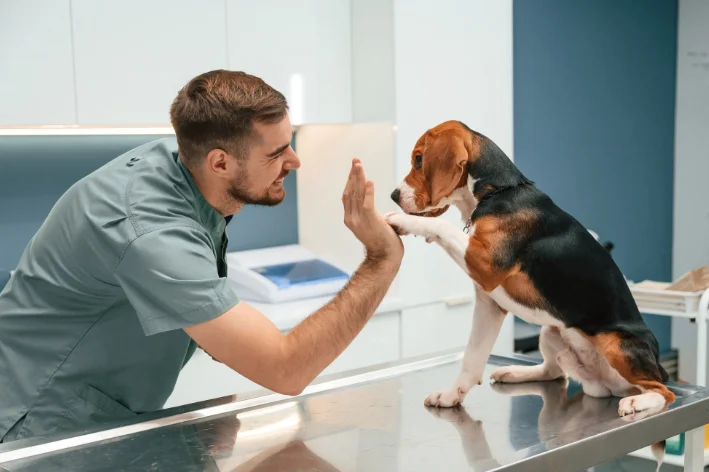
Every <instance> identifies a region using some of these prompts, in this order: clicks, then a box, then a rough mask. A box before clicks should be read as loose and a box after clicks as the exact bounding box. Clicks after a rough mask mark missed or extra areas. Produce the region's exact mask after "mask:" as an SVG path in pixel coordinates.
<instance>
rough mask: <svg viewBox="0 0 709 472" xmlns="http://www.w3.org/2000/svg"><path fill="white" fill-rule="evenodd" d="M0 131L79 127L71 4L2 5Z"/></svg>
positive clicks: (44, 0)
mask: <svg viewBox="0 0 709 472" xmlns="http://www.w3.org/2000/svg"><path fill="white" fill-rule="evenodd" d="M0 44H2V47H0V126H15V125H45V124H73V123H76V108H75V96H74V68H73V61H72V56H71V17H70V5H69V0H22V1H17V0H0Z"/></svg>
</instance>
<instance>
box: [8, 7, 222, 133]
mask: <svg viewBox="0 0 709 472" xmlns="http://www.w3.org/2000/svg"><path fill="white" fill-rule="evenodd" d="M18 3H19V2H18ZM22 3H24V2H22ZM45 3H51V2H45ZM224 10H225V6H224V2H223V0H151V1H149V2H146V1H143V0H123V1H115V0H111V1H109V0H72V14H73V31H74V56H75V61H76V89H77V95H78V96H77V103H78V121H79V123H80V124H82V125H144V124H168V123H169V122H170V118H169V110H170V104H171V103H172V100H173V99H174V98H175V95H177V92H178V91H179V90H180V88H181V87H182V86H183V85H184V84H185V83H187V81H189V80H190V79H191V78H192V77H194V76H195V75H197V74H200V73H202V72H206V71H208V70H212V69H218V68H225V67H226V64H227V60H226V57H227V56H226V25H225V21H224Z"/></svg>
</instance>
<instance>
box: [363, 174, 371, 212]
mask: <svg viewBox="0 0 709 472" xmlns="http://www.w3.org/2000/svg"><path fill="white" fill-rule="evenodd" d="M362 208H364V209H365V210H373V209H374V182H372V181H371V180H368V181H367V183H366V184H365V189H364V202H363V203H362Z"/></svg>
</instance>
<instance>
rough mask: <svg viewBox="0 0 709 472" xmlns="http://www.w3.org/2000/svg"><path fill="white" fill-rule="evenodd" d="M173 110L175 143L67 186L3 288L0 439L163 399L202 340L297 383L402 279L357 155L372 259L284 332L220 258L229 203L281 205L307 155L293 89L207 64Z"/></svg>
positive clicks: (390, 235) (142, 150)
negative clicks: (290, 95)
mask: <svg viewBox="0 0 709 472" xmlns="http://www.w3.org/2000/svg"><path fill="white" fill-rule="evenodd" d="M170 120H171V123H172V125H173V128H174V130H175V134H176V138H177V140H176V141H177V146H174V145H173V144H172V143H173V142H172V141H171V140H170V139H165V140H159V141H154V142H151V143H148V144H145V145H142V146H140V147H138V148H136V149H133V150H131V151H129V152H128V153H126V154H123V155H121V156H119V157H117V158H116V159H114V160H113V161H112V162H110V163H108V164H107V165H105V166H103V167H102V168H100V169H98V170H97V171H95V172H94V173H92V174H90V175H89V176H87V177H85V178H84V179H82V180H81V181H79V182H78V183H77V184H76V185H74V186H73V187H72V188H70V189H69V190H68V191H67V192H66V193H65V194H64V195H63V196H62V197H61V198H60V199H59V201H58V202H57V203H56V205H55V206H54V208H53V209H52V210H51V212H50V214H49V215H48V217H47V219H46V220H45V221H44V224H43V225H42V226H41V228H40V229H39V231H38V232H37V233H36V234H35V236H34V237H33V238H32V240H31V241H30V242H29V244H28V245H27V247H26V250H25V251H24V253H23V255H22V258H21V259H20V262H19V264H18V267H17V269H16V271H15V272H14V274H13V276H12V278H11V280H10V281H9V282H8V284H7V286H6V287H5V289H4V290H3V292H2V293H1V294H0V379H1V380H0V381H1V385H2V388H1V389H0V438H2V439H3V442H8V441H12V440H17V439H22V438H27V437H32V436H37V435H45V434H51V433H57V432H62V431H71V430H75V429H77V428H81V427H85V426H92V425H95V424H97V423H100V422H105V421H111V420H121V419H130V418H132V417H134V416H135V415H137V414H140V413H143V412H151V411H155V410H159V409H161V408H162V407H163V405H164V403H165V401H166V400H167V399H168V397H169V396H170V394H171V392H172V390H173V388H174V386H175V383H176V381H177V377H178V375H179V373H180V369H182V367H183V366H184V365H185V364H186V363H187V361H188V360H189V359H190V356H191V355H192V353H193V352H194V350H195V348H196V347H197V346H198V345H199V346H200V347H201V348H203V349H204V350H205V351H207V352H208V353H209V354H210V355H211V356H212V357H214V358H215V359H217V360H218V361H220V362H222V363H224V364H225V365H227V366H229V367H230V368H231V369H233V370H234V371H236V372H238V373H239V374H242V375H244V376H245V377H247V378H249V379H251V380H252V381H254V382H256V383H258V384H260V385H262V386H263V387H266V388H268V389H270V390H272V391H274V392H278V393H282V394H286V395H296V394H298V393H300V392H301V391H302V390H303V389H304V388H305V387H306V386H307V385H308V384H309V383H310V382H311V381H312V380H313V379H315V377H316V376H317V375H318V374H319V373H320V372H321V371H322V370H323V369H324V368H325V367H327V366H328V365H329V364H330V363H331V362H332V361H333V360H335V358H337V356H338V355H340V354H341V353H342V352H343V350H344V349H345V348H346V347H347V346H348V345H349V344H350V342H351V341H352V340H353V339H354V338H355V336H356V335H357V334H358V333H359V332H360V330H361V329H362V328H363V326H364V325H365V323H366V322H367V321H368V320H369V318H370V317H371V316H372V314H373V313H374V311H375V309H376V307H377V306H378V305H379V304H380V302H381V300H382V298H383V297H384V295H385V293H386V292H387V290H388V288H389V286H390V284H391V282H392V280H393V279H394V276H395V275H396V273H397V271H398V269H399V265H400V263H401V259H402V257H403V246H402V243H401V240H400V238H399V236H397V235H396V233H395V232H394V231H393V230H392V228H391V227H390V226H389V225H388V224H387V223H386V222H385V220H384V218H383V217H382V216H380V215H379V214H378V213H377V212H376V210H375V208H374V204H373V198H374V187H373V184H372V183H371V182H368V181H367V180H366V178H365V174H364V171H363V169H362V165H361V163H359V162H358V161H357V160H356V159H355V160H353V165H352V168H351V172H350V174H349V178H348V181H347V184H346V188H345V189H344V193H343V195H342V202H343V205H344V223H345V224H346V225H347V227H348V228H349V229H350V230H351V231H352V233H354V235H355V236H356V237H357V238H358V239H359V241H361V242H362V244H363V245H364V248H365V254H366V255H365V257H364V260H363V262H362V264H361V266H360V267H359V269H358V270H357V271H356V272H355V273H354V274H353V276H352V278H351V280H350V281H349V283H348V284H347V285H346V287H345V288H344V289H343V290H342V291H341V292H340V293H339V294H338V295H337V296H335V297H334V298H333V300H332V301H330V302H329V303H328V304H327V305H325V306H323V307H322V308H320V309H319V310H318V311H316V312H315V313H313V314H312V315H311V316H309V317H308V318H306V319H305V320H304V321H303V322H302V323H301V324H299V325H298V326H297V327H295V328H294V329H293V330H292V331H291V332H289V333H288V334H285V335H284V334H281V333H280V331H279V330H278V329H277V328H276V326H275V325H274V324H273V323H272V322H271V321H270V320H269V319H268V318H266V317H265V316H264V315H262V314H261V313H259V312H258V311H257V310H255V309H254V308H252V307H250V306H249V305H247V304H246V303H244V302H242V301H239V299H238V298H237V296H236V295H235V294H234V292H232V290H231V288H230V287H229V285H228V283H227V279H226V275H227V274H226V263H225V259H224V257H225V252H226V248H227V236H226V232H225V228H226V225H227V223H229V220H230V219H231V217H232V216H233V215H234V214H236V213H238V212H239V211H240V210H241V209H242V208H243V207H244V205H248V204H254V205H276V204H278V203H280V202H281V201H282V200H283V199H284V197H285V191H284V188H283V179H285V177H286V176H287V175H288V173H289V172H290V171H291V170H294V169H297V168H298V167H299V166H300V161H299V159H298V156H297V155H296V154H295V152H294V150H293V149H292V147H291V146H290V142H291V138H292V132H293V131H292V127H291V123H290V120H289V117H288V106H287V103H286V99H285V98H284V96H283V95H282V94H281V93H279V92H278V91H276V90H274V89H273V88H271V87H270V86H268V85H267V84H266V83H264V82H263V81H262V80H261V79H259V78H257V77H253V76H250V75H247V74H244V73H241V72H232V71H224V70H217V71H211V72H207V73H205V74H202V75H200V76H197V77H195V78H194V79H192V80H191V81H190V82H189V83H188V84H187V85H186V86H185V87H184V88H183V89H182V90H181V91H180V92H179V93H178V95H177V97H176V98H175V100H174V102H173V103H172V106H171V108H170ZM333 224H342V223H341V222H340V221H337V222H333ZM279 225H280V222H279V221H273V231H278V230H279Z"/></svg>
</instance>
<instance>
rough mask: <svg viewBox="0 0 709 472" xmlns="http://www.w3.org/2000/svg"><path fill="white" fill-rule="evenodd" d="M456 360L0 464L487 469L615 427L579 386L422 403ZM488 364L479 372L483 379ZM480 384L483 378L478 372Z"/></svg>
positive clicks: (494, 388) (23, 467)
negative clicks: (443, 404)
mask: <svg viewBox="0 0 709 472" xmlns="http://www.w3.org/2000/svg"><path fill="white" fill-rule="evenodd" d="M459 365H460V363H459V362H453V363H450V364H445V365H442V366H438V367H436V368H435V369H430V370H421V371H415V372H410V373H406V374H404V375H401V376H399V377H394V378H389V379H385V380H381V381H378V382H373V383H368V384H361V385H356V386H353V387H347V388H343V389H340V390H334V391H330V392H326V393H323V394H318V395H314V396H310V397H303V398H299V399H294V400H289V401H285V402H282V403H278V404H274V405H271V406H265V407H261V408H257V409H253V410H251V411H245V412H241V413H239V414H238V415H233V414H229V415H226V416H222V417H211V418H206V419H203V420H199V421H195V422H193V423H191V424H178V425H174V426H169V427H163V428H158V429H154V430H150V431H146V432H142V433H137V434H133V435H131V436H126V437H122V438H118V439H115V440H111V441H108V442H105V443H100V444H93V445H89V446H85V447H82V448H80V449H75V450H67V451H62V452H60V453H55V454H51V455H46V456H40V457H37V458H31V459H26V460H22V461H16V462H13V463H8V464H4V465H3V466H4V467H5V468H7V470H9V471H13V472H26V471H36V470H41V471H53V470H71V471H75V472H89V471H99V470H121V471H125V472H130V471H153V470H154V471H158V470H160V471H162V470H166V471H176V472H181V471H278V470H295V471H298V470H302V471H311V472H312V471H354V470H366V471H397V470H422V471H423V470H426V471H429V470H459V469H460V470H471V471H476V472H483V471H491V470H495V469H496V468H498V467H500V466H503V465H505V464H510V463H513V462H517V461H520V460H522V459H524V458H525V457H528V456H531V455H535V454H539V453H540V452H544V451H548V450H552V449H554V448H558V447H560V446H563V445H564V444H568V443H570V442H574V441H578V440H579V439H582V438H584V437H589V436H592V435H595V434H599V433H603V432H604V431H608V430H610V429H614V428H617V427H618V426H619V425H622V424H623V422H624V421H627V420H629V418H626V419H623V418H619V417H618V413H617V407H618V401H619V399H618V398H607V399H595V398H591V397H588V396H586V395H584V394H583V392H582V391H581V389H580V387H579V385H578V384H576V383H568V382H567V381H560V380H559V381H552V382H537V383H529V384H520V385H500V384H493V385H490V384H488V383H484V384H483V385H482V386H479V387H476V388H475V389H474V390H473V391H472V392H471V393H470V394H469V395H468V397H467V398H466V400H465V403H464V405H463V407H458V408H453V409H433V408H427V407H425V406H424V405H423V400H424V398H426V396H427V395H428V394H429V393H431V392H432V391H433V390H437V389H439V388H441V387H445V386H447V385H449V384H450V383H451V382H452V381H453V380H454V379H455V376H456V375H457V373H458V369H459ZM496 367H497V366H493V365H490V366H488V372H487V373H488V376H489V373H490V372H491V371H492V370H494V369H495V368H496ZM486 378H487V376H486Z"/></svg>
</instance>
